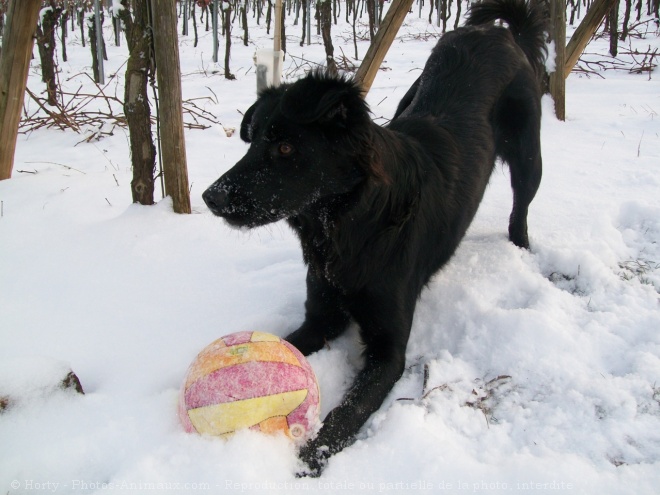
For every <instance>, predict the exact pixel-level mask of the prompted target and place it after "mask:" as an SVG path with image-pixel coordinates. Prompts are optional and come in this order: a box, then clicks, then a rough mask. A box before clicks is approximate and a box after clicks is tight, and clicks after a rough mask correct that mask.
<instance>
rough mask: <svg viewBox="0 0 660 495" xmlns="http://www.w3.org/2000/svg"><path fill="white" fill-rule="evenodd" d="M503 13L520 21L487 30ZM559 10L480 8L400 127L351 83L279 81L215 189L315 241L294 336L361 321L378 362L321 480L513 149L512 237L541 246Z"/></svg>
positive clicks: (224, 207) (450, 37)
mask: <svg viewBox="0 0 660 495" xmlns="http://www.w3.org/2000/svg"><path fill="white" fill-rule="evenodd" d="M498 18H501V19H504V20H505V21H506V22H507V23H508V24H509V28H508V29H507V28H503V27H496V26H493V25H486V24H484V23H490V22H491V21H493V20H495V19H498ZM544 19H545V17H544V15H543V13H542V12H541V11H540V9H538V8H537V7H531V6H530V5H528V4H526V3H525V2H524V0H486V2H484V3H481V4H478V5H476V6H475V7H473V9H472V11H471V14H470V16H469V20H468V25H467V26H466V27H463V28H460V29H457V30H456V31H453V32H450V33H447V34H446V35H445V36H443V37H442V39H441V40H440V41H439V43H438V44H437V46H436V47H435V48H434V49H433V51H432V53H431V56H430V58H429V60H428V62H427V64H426V67H425V68H424V71H423V72H422V75H421V76H420V78H419V79H418V80H417V81H416V82H415V84H414V85H413V86H412V87H411V89H410V90H409V91H408V93H406V95H405V97H404V98H403V100H402V101H401V103H400V105H399V108H398V109H397V112H396V115H395V118H394V119H393V120H392V122H390V124H389V125H387V126H386V127H380V126H378V125H376V124H374V123H373V122H372V120H371V118H370V116H369V111H368V108H367V105H366V103H365V102H364V100H363V99H362V97H361V92H360V88H359V87H358V86H357V85H356V84H355V83H353V82H352V81H350V80H347V79H343V78H333V77H330V76H326V75H323V74H320V73H314V74H310V75H308V76H307V77H305V78H303V79H301V80H299V81H297V82H295V83H293V84H286V85H283V86H280V87H278V88H271V89H268V90H266V91H264V92H263V93H262V94H261V95H260V96H259V98H258V100H257V102H256V103H255V104H254V105H252V107H250V108H249V109H248V111H247V112H246V114H245V117H244V119H243V123H242V125H241V137H242V138H243V139H244V140H245V141H247V142H249V143H250V148H249V150H248V152H247V154H246V155H245V156H244V157H243V158H242V159H241V160H240V161H239V162H238V163H237V164H236V165H235V166H234V167H233V168H232V169H231V170H230V171H229V172H227V173H226V174H225V175H223V176H222V177H221V178H220V179H218V180H217V181H216V182H215V183H214V184H213V185H211V186H210V187H209V188H208V189H207V190H206V191H205V192H204V195H203V197H204V200H205V202H206V204H207V205H208V206H209V208H210V209H211V210H212V211H213V213H215V214H216V215H219V216H221V217H224V218H225V219H226V221H227V222H228V223H229V224H231V225H234V226H240V227H256V226H258V225H264V224H267V223H270V222H274V221H277V220H280V219H286V220H287V222H288V223H289V225H291V227H292V228H293V229H294V230H295V232H296V233H297V235H298V237H299V238H300V242H301V245H302V249H303V255H304V260H305V263H307V265H308V266H309V269H308V274H307V302H306V303H305V309H306V314H305V320H304V322H303V324H302V326H301V327H300V328H299V329H298V330H296V331H295V332H293V333H292V334H290V335H289V336H288V337H287V339H288V340H289V341H290V342H291V343H292V344H294V345H295V346H296V347H298V348H299V349H300V350H301V351H302V352H303V353H304V354H310V353H312V352H315V351H318V350H319V349H321V348H322V347H323V345H324V344H325V342H326V341H328V340H330V339H333V338H335V337H337V336H338V335H340V334H341V333H342V332H343V331H344V330H345V329H346V327H347V326H348V324H349V323H350V322H351V321H355V322H357V324H358V325H359V327H360V335H361V338H362V342H363V343H364V356H365V367H364V369H363V370H362V371H361V372H360V373H359V375H358V376H357V378H356V380H355V383H354V384H353V386H352V387H351V389H350V390H349V391H348V393H347V395H346V397H345V398H344V400H343V402H342V403H341V405H339V406H338V407H337V408H335V409H334V410H332V411H331V412H330V414H329V415H328V417H327V418H325V421H324V424H323V427H322V428H321V430H320V432H319V434H318V436H317V437H316V438H315V439H313V440H312V441H310V442H309V443H308V444H307V445H306V446H304V447H303V448H302V450H301V452H300V456H301V458H302V459H303V460H304V461H305V462H306V463H307V465H308V466H309V468H310V473H311V474H318V473H319V472H320V470H321V469H322V467H323V465H324V464H325V462H326V460H327V458H328V457H329V456H330V455H332V454H333V453H335V452H338V451H339V450H341V449H343V448H344V447H345V446H346V445H348V444H349V443H350V442H351V441H352V439H353V438H354V436H355V434H356V433H357V432H358V430H359V429H360V427H361V426H362V425H363V424H364V423H365V421H366V420H367V419H368V418H369V416H370V415H371V414H372V413H373V412H374V411H376V410H377V409H378V408H379V407H380V405H381V403H382V402H383V400H384V398H385V397H386V396H387V394H388V393H389V392H390V390H391V389H392V387H393V385H394V383H395V382H396V381H397V380H398V379H399V377H400V376H401V374H402V372H403V369H404V364H405V353H406V345H407V342H408V336H409V334H410V328H411V325H412V320H413V313H414V310H415V304H416V301H417V298H418V296H419V294H420V292H421V290H422V289H423V288H424V286H425V285H426V284H427V283H428V281H429V278H430V277H431V276H432V275H433V274H434V273H435V272H436V271H437V270H439V269H440V267H442V266H443V265H444V264H445V263H446V262H447V261H448V260H449V259H450V257H451V256H452V254H453V253H454V251H455V249H456V247H457V246H458V244H459V242H460V241H461V239H462V237H463V236H464V234H465V231H466V230H467V228H468V226H469V225H470V222H471V221H472V218H473V217H474V215H475V213H476V211H477V208H478V206H479V202H480V201H481V198H482V196H483V194H484V190H485V188H486V185H487V184H488V180H489V177H490V175H491V172H492V170H493V167H494V163H495V160H496V158H497V157H500V158H502V159H503V160H504V161H506V162H507V163H508V165H509V168H510V171H511V186H512V189H513V196H514V201H513V210H512V213H511V217H510V222H509V238H510V239H511V241H512V242H513V243H514V244H516V245H517V246H520V247H522V248H528V247H529V241H528V237H527V209H528V206H529V204H530V202H531V201H532V199H533V197H534V195H535V193H536V190H537V188H538V186H539V183H540V180H541V149H540V140H539V132H540V117H541V106H540V89H539V86H540V84H539V77H538V75H539V73H540V72H541V70H542V69H541V68H542V61H543V57H544V52H543V45H542V40H543V29H544ZM516 41H517V43H516Z"/></svg>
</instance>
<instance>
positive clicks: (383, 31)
mask: <svg viewBox="0 0 660 495" xmlns="http://www.w3.org/2000/svg"><path fill="white" fill-rule="evenodd" d="M412 3H413V0H394V1H393V2H392V5H390V8H389V10H388V11H387V14H386V15H385V19H383V22H382V23H381V25H380V28H379V29H378V31H377V32H376V36H374V40H373V41H372V43H371V45H369V50H367V54H366V55H365V56H364V60H362V64H360V68H359V69H358V70H357V73H356V74H355V80H356V81H358V82H359V83H360V84H361V85H362V91H363V92H364V94H365V95H366V94H367V93H368V92H369V89H370V88H371V85H372V84H373V82H374V79H375V78H376V74H377V73H378V69H379V68H380V66H381V64H382V63H383V60H384V59H385V55H386V54H387V51H388V50H389V49H390V46H391V45H392V42H393V41H394V37H395V36H396V33H397V32H398V31H399V28H400V27H401V24H403V20H404V19H405V17H406V14H407V13H408V11H409V10H410V6H411V5H412Z"/></svg>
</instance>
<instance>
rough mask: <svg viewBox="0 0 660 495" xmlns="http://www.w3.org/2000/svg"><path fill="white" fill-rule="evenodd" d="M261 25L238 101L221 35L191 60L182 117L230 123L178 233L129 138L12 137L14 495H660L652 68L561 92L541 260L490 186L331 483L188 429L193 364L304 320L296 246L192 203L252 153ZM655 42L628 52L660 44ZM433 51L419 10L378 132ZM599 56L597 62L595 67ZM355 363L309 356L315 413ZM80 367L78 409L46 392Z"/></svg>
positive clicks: (290, 64)
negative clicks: (397, 371)
mask: <svg viewBox="0 0 660 495" xmlns="http://www.w3.org/2000/svg"><path fill="white" fill-rule="evenodd" d="M427 15H428V14H427V13H426V8H425V13H424V17H426V16H427ZM250 22H251V40H252V42H251V44H250V46H249V47H243V46H242V45H241V44H240V40H239V39H238V36H239V35H240V34H241V33H239V32H238V30H236V31H235V32H234V35H235V36H236V38H234V40H233V41H234V45H233V55H232V61H231V66H232V71H233V73H234V74H235V75H236V80H235V81H227V80H225V79H224V77H223V74H222V66H221V65H216V64H214V63H213V62H212V61H211V55H212V48H211V37H210V34H209V33H204V32H201V33H200V34H201V35H202V37H201V39H200V43H199V45H198V47H197V48H194V47H193V42H192V26H191V35H190V36H189V37H181V38H180V47H181V63H182V73H183V93H184V95H183V96H184V99H192V98H200V99H199V100H195V101H196V102H197V104H198V105H200V106H203V107H204V108H205V109H206V110H207V111H209V112H211V113H213V114H214V115H215V116H216V117H217V119H218V120H219V121H220V122H221V123H222V124H221V125H219V124H218V125H213V126H212V127H211V128H210V129H207V130H188V131H186V141H187V157H188V168H189V177H190V184H191V193H192V205H193V210H194V211H193V214H192V215H178V214H174V213H173V212H172V211H171V202H170V200H169V199H164V200H161V201H159V203H158V204H157V205H155V206H152V207H145V206H139V205H132V204H131V195H130V187H129V186H130V181H131V170H130V159H129V151H128V135H127V131H126V130H125V129H121V128H116V129H114V132H113V135H112V136H106V137H104V138H103V139H101V140H91V141H90V142H86V141H85V140H84V138H85V136H86V134H77V133H75V132H73V131H71V130H68V131H66V132H63V131H58V130H47V129H40V130H37V131H34V132H32V133H30V134H27V135H26V134H22V135H20V136H19V142H18V146H17V151H16V160H15V166H14V173H13V178H12V179H11V180H7V181H3V182H0V201H1V202H2V216H1V218H0V301H1V302H0V307H1V309H0V396H2V395H10V396H11V398H12V400H13V402H12V403H11V405H10V407H9V408H8V409H7V410H6V411H5V412H3V413H0V493H2V494H5V493H31V492H34V491H43V490H49V491H53V492H57V493H71V492H73V493H108V492H121V493H143V492H145V491H167V492H170V493H193V492H197V491H201V492H211V493H215V492H224V491H230V490H233V491H237V492H239V491H247V492H254V493H261V492H264V493H265V492H269V493H296V492H297V493H336V492H346V491H349V490H351V491H359V490H362V491H364V492H367V493H380V492H393V491H400V492H405V493H412V492H418V491H419V492H438V493H467V492H488V493H504V492H526V491H530V492H553V493H554V492H558V491H564V492H570V493H589V494H592V493H593V494H619V493H630V494H636V495H640V494H653V493H658V490H660V488H659V487H660V304H659V302H660V296H659V292H660V266H659V264H660V116H659V115H658V113H659V112H660V75H659V74H658V71H657V70H656V71H654V72H653V73H651V74H650V77H649V73H644V74H629V73H627V71H625V70H616V71H613V70H602V68H599V67H597V66H593V67H592V68H595V69H598V70H599V73H598V74H591V75H590V76H587V75H586V74H585V73H573V74H571V76H570V77H569V78H568V80H567V103H566V106H567V119H566V121H565V122H560V121H558V120H556V119H555V117H554V116H553V107H552V101H551V100H550V99H548V98H547V97H546V99H545V100H544V117H543V131H542V134H543V158H544V177H543V182H542V184H541V188H540V191H539V194H538V196H537V197H536V199H535V200H534V202H533V203H532V206H531V209H530V214H529V226H530V227H529V228H530V238H531V245H532V248H531V251H530V252H527V251H522V250H520V249H518V248H516V247H515V246H513V245H512V244H511V243H509V242H508V241H507V239H506V226H507V219H508V215H509V211H510V207H511V193H510V188H509V185H508V171H507V170H506V167H498V168H497V170H496V173H495V174H494V176H493V178H492V181H491V185H490V187H489V189H488V191H487V194H486V197H485V199H484V202H483V205H482V207H481V209H480V211H479V213H478V215H477V217H476V219H475V221H474V224H473V225H472V227H471V228H470V230H469V232H468V234H467V236H466V238H465V240H464V242H463V243H462V245H461V246H460V248H459V249H458V251H457V253H456V255H455V257H454V258H453V260H452V261H451V262H450V263H449V264H448V266H446V268H445V269H444V270H442V271H441V272H440V273H439V274H438V275H437V276H436V277H435V278H434V280H433V282H432V283H431V284H430V286H429V287H428V289H427V290H425V291H424V293H423V294H422V296H421V299H420V301H419V304H418V308H417V312H416V315H415V321H414V326H413V332H412V336H411V339H410V344H409V347H408V353H407V359H408V368H407V371H406V373H405V375H404V377H403V378H402V379H401V381H400V382H399V383H398V384H397V386H396V387H395V388H394V390H393V391H392V393H391V394H390V396H389V398H388V400H387V401H386V403H385V404H384V405H383V406H382V407H381V409H380V410H379V411H378V413H376V414H375V415H374V416H373V417H372V418H371V419H370V421H369V422H368V423H367V425H366V426H365V427H364V428H363V430H362V431H361V433H360V436H359V439H358V441H357V442H356V443H355V444H354V445H352V446H351V447H349V448H347V449H346V450H344V451H343V452H341V453H340V454H338V455H336V456H334V457H333V458H332V459H331V461H330V463H329V465H328V467H327V469H326V470H325V471H324V473H323V475H322V477H321V478H319V479H305V478H302V479H299V478H296V477H295V473H296V470H297V459H296V455H295V449H294V447H293V446H292V445H291V444H290V442H289V441H288V440H286V439H284V438H280V437H268V436H264V435H261V434H258V433H254V432H241V433H238V434H236V435H235V436H234V437H232V438H231V439H230V440H228V441H224V440H220V439H215V438H204V437H201V436H197V435H190V434H186V433H184V432H183V430H182V428H181V426H180V424H179V422H178V419H177V416H176V402H177V395H178V390H179V386H180V384H181V381H182V379H183V377H184V375H185V372H186V369H187V367H188V365H189V364H190V362H191V360H192V359H193V358H194V357H195V355H196V354H197V352H199V351H200V350H201V349H202V348H203V347H204V346H206V345H207V344H208V343H210V342H211V341H213V340H214V339H216V338H217V337H219V336H222V335H224V334H228V333H232V332H236V331H241V330H260V331H266V332H272V333H275V334H277V335H282V336H283V335H286V334H287V333H288V332H289V331H291V330H292V329H295V328H296V327H297V325H298V324H299V323H300V322H301V321H302V318H303V303H304V299H305V284H304V277H305V267H304V265H303V263H302V258H301V253H300V249H299V246H298V243H297V241H296V239H295V238H294V236H293V234H292V233H291V232H290V231H289V229H288V228H287V227H286V225H284V224H283V223H280V224H275V225H272V226H269V227H265V228H260V229H257V230H254V231H251V232H249V233H245V232H238V231H235V230H231V229H229V228H228V227H226V226H225V225H224V224H223V222H222V221H221V220H219V219H218V218H215V217H213V216H212V215H211V213H210V212H209V211H208V210H207V208H206V207H205V205H204V203H203V202H202V200H201V193H202V192H203V191H204V189H205V188H206V187H207V186H208V185H209V184H210V183H211V182H213V181H214V180H215V179H216V178H217V177H218V176H219V175H220V174H222V173H223V172H224V171H226V170H227V169H229V168H230V167H231V166H232V165H233V164H234V163H235V162H236V161H237V160H238V159H239V158H240V157H241V156H242V154H243V153H244V152H245V150H246V145H245V144H243V143H242V142H241V141H240V139H239V137H238V133H235V134H234V135H233V136H231V137H227V134H226V132H225V128H231V127H234V128H237V127H238V126H239V124H240V121H241V113H240V112H241V111H244V110H245V109H246V108H247V107H248V106H249V105H250V104H251V103H252V102H253V100H254V98H255V86H256V84H255V73H254V70H253V68H252V67H253V63H252V56H253V53H254V50H255V48H256V47H257V46H259V47H270V43H271V42H270V39H269V37H268V36H266V34H265V31H264V29H263V28H261V27H257V26H256V25H255V21H254V20H253V19H252V18H251V20H250ZM647 26H650V31H651V32H650V33H649V34H648V36H647V37H646V38H644V39H641V38H634V39H632V41H631V43H632V45H631V46H632V48H633V49H634V48H638V49H639V50H642V51H646V50H647V48H648V47H649V45H650V46H651V47H658V46H660V43H659V41H658V36H657V35H658V33H657V31H656V32H655V33H653V29H657V28H655V27H654V26H655V25H654V24H648V25H647ZM300 29H301V27H300V26H295V27H293V26H291V25H290V24H289V27H288V32H287V35H288V49H289V55H288V56H287V60H286V61H285V71H284V72H285V74H286V75H287V77H289V78H291V79H295V78H296V77H298V76H299V75H301V74H302V71H303V69H304V68H306V67H307V68H309V67H311V64H310V63H308V62H307V61H321V60H323V59H324V54H323V47H322V45H321V40H320V37H319V36H316V35H315V34H314V35H313V44H312V45H311V46H307V45H305V46H304V47H300V46H299V35H300V33H299V31H300ZM333 29H334V40H335V49H336V53H338V54H341V50H340V47H341V48H342V49H343V51H344V53H345V54H346V56H347V57H350V56H351V55H352V53H353V46H352V40H351V39H350V28H349V27H348V26H342V25H340V26H339V28H337V27H335V28H333ZM362 30H363V31H364V28H362ZM568 31H569V33H568V34H569V36H570V34H571V33H572V29H570V28H569V30H568ZM313 32H315V31H314V29H313ZM437 34H438V31H437V28H435V27H433V26H431V25H429V24H428V23H427V22H426V20H424V19H418V16H417V7H415V9H414V13H413V14H410V15H409V16H408V19H407V20H406V23H405V24H404V26H403V27H402V29H401V31H400V33H399V37H398V38H397V39H396V40H395V42H394V44H393V46H392V48H391V50H390V52H389V53H388V55H387V57H386V61H385V63H384V66H385V67H386V70H382V71H380V72H379V74H378V77H377V78H376V81H375V83H374V86H373V88H372V90H371V92H370V93H369V96H368V101H369V103H370V105H371V108H372V111H373V114H374V118H376V119H377V121H378V122H381V123H384V122H385V121H386V120H385V119H387V118H389V117H391V116H392V114H393V112H394V109H395V108H396V104H397V102H398V99H399V98H401V97H402V96H403V94H404V93H405V91H406V89H407V87H408V86H409V85H410V84H411V83H412V81H413V80H414V79H415V78H416V76H417V74H418V73H419V71H420V70H421V68H422V66H423V64H424V62H425V59H426V57H427V55H428V52H429V50H430V48H431V47H432V46H433V45H434V42H435V40H436V38H437ZM105 35H106V42H107V43H108V52H109V62H108V63H107V66H106V74H109V75H110V77H109V83H108V87H107V92H108V93H110V94H113V93H115V92H116V94H118V95H119V96H120V97H121V95H122V94H123V89H122V85H123V76H124V69H125V67H124V66H123V65H122V64H123V63H124V62H125V60H126V57H127V54H126V48H125V43H123V44H122V46H120V47H115V46H114V44H113V43H112V34H111V31H110V29H109V25H108V26H106V33H105ZM77 36H78V34H77V33H70V42H69V44H68V47H67V48H68V53H69V57H70V58H69V62H66V63H63V62H61V61H60V68H61V70H62V72H61V74H60V81H61V83H62V85H63V86H64V87H65V88H67V90H68V91H69V92H75V91H76V90H77V89H78V88H79V86H80V85H81V84H82V85H83V88H84V89H89V88H90V87H92V85H90V82H89V78H88V77H87V76H82V75H80V73H81V72H82V71H86V72H88V73H91V69H90V67H89V66H90V64H91V56H90V53H89V48H82V46H81V44H80V41H79V38H77ZM366 46H367V45H366V42H364V41H362V42H360V44H359V47H360V56H363V55H364V53H365V52H366ZM624 46H625V47H626V48H627V47H628V42H626V43H625V44H624ZM607 47H608V41H607V39H598V40H595V41H594V42H592V44H590V45H589V47H588V51H589V52H590V53H599V54H605V53H606V51H607ZM35 53H36V50H35ZM294 56H295V57H296V58H294ZM592 59H595V56H593V57H592ZM620 59H621V60H622V61H624V62H625V63H628V64H631V63H632V61H631V57H630V56H625V55H623V56H621V57H620ZM656 60H657V59H656ZM32 64H33V68H32V70H31V72H30V79H29V87H30V88H31V90H32V91H33V92H35V93H40V92H42V91H43V89H44V87H43V86H44V85H43V83H42V82H41V81H40V77H39V70H38V64H39V62H38V58H36V59H35V60H33V62H32ZM113 75H114V76H113ZM26 104H27V105H28V107H29V109H30V112H34V111H35V110H36V107H35V104H34V102H27V103H26ZM120 111H121V110H120V109H119V108H117V112H120ZM108 129H109V128H108ZM88 132H90V133H91V132H92V130H91V129H90V130H88ZM355 344H356V332H352V333H350V334H349V335H347V336H345V337H342V338H341V339H340V340H339V341H337V342H333V343H332V344H331V345H330V348H329V349H324V350H323V351H321V352H319V353H317V354H315V355H312V356H311V357H310V362H311V364H312V366H313V367H314V369H315V371H316V374H317V376H318V378H319V382H320V387H321V393H322V414H323V415H324V414H325V413H327V412H328V411H329V410H330V409H331V408H332V407H333V406H335V405H336V404H337V403H338V402H339V401H340V399H341V396H342V393H343V391H344V390H345V389H346V387H347V386H348V384H349V383H350V381H351V378H352V377H353V376H354V373H355V370H356V367H357V366H359V353H358V352H357V347H356V345H355ZM68 366H70V367H71V369H73V370H74V371H75V373H76V374H77V375H78V376H79V377H80V380H81V382H82V385H83V387H84V389H85V395H78V394H75V393H73V392H53V391H52V390H50V389H47V388H45V387H46V385H45V384H48V383H50V382H52V380H53V378H52V376H54V375H56V374H57V373H64V374H65V373H66V370H67V367H68ZM425 370H426V372H427V375H428V379H427V381H426V388H424V375H425ZM49 380H50V382H49Z"/></svg>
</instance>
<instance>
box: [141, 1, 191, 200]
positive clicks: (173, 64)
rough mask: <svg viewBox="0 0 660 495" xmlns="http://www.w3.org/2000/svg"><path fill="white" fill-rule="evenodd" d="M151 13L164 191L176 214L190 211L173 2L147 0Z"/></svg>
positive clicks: (175, 18) (174, 5)
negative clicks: (149, 0)
mask: <svg viewBox="0 0 660 495" xmlns="http://www.w3.org/2000/svg"><path fill="white" fill-rule="evenodd" d="M151 12H152V23H153V34H154V52H155V58H156V76H157V79H158V95H159V102H160V107H159V109H160V128H161V147H162V159H163V173H164V175H165V194H166V195H168V196H171V197H172V201H173V203H174V211H175V212H176V213H190V212H191V208H190V191H189V190H188V167H187V164H186V144H185V138H184V133H183V113H182V106H183V102H182V97H181V66H180V62H179V41H178V36H177V27H176V21H177V17H176V3H175V2H174V0H168V1H162V0H161V1H157V0H151Z"/></svg>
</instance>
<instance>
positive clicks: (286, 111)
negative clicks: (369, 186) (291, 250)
mask: <svg viewBox="0 0 660 495" xmlns="http://www.w3.org/2000/svg"><path fill="white" fill-rule="evenodd" d="M372 126H374V124H373V123H372V122H371V119H370V118H369V110H368V108H367V105H366V103H365V102H364V100H363V99H362V98H361V96H360V89H359V87H358V86H357V85H356V84H355V83H353V82H351V81H347V80H344V79H341V78H333V77H329V76H325V75H322V74H311V75H308V76H307V77H305V78H303V79H301V80H299V81H297V82H295V83H293V84H287V85H283V86H280V87H278V88H270V89H267V90H266V91H264V92H262V93H261V95H260V96H259V98H258V100H257V101H256V103H254V104H253V105H252V106H251V107H250V108H249V109H248V110H247V112H246V113H245V116H244V118H243V122H242V124H241V139H243V140H244V141H245V142H247V143H250V148H249V149H248V151H247V153H246V154H245V156H244V157H243V158H242V159H241V160H240V161H239V162H238V163H236V165H234V167H233V168H232V169H230V170H229V171H228V172H227V173H226V174H224V175H223V176H222V177H220V178H219V179H218V180H217V181H216V182H214V183H213V184H212V185H211V186H210V187H209V188H208V189H207V190H206V191H205V192H204V194H203V198H204V201H205V202H206V204H207V206H208V207H209V209H210V210H211V211H212V212H213V213H214V214H215V215H218V216H220V217H223V218H224V219H225V220H226V221H227V222H228V223H229V224H230V225H232V226H235V227H248V228H251V227H256V226H259V225H265V224H268V223H271V222H275V221H277V220H281V219H283V218H289V217H293V216H296V215H298V214H300V213H301V212H303V211H305V209H306V208H307V207H309V206H310V205H312V204H314V203H315V202H317V201H319V200H322V199H326V198H328V197H331V196H339V195H343V194H346V193H350V192H351V191H352V190H354V189H355V188H356V187H358V186H359V184H361V183H362V182H363V181H365V180H366V179H367V178H368V177H369V176H378V173H377V162H378V160H377V158H376V153H375V151H374V150H373V146H372V145H371V128H372Z"/></svg>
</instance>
